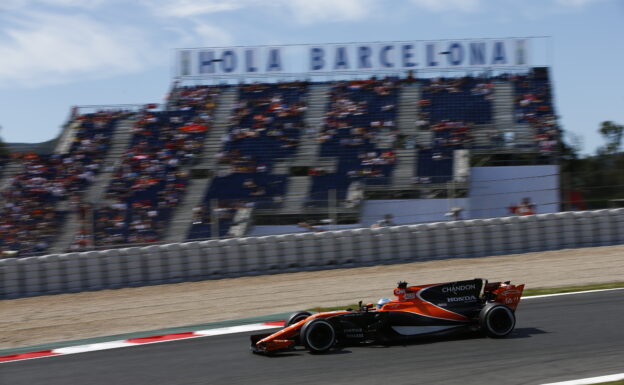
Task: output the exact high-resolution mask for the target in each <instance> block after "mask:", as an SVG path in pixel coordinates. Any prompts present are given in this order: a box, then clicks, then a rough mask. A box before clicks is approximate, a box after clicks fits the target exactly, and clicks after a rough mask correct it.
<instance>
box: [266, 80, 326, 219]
mask: <svg viewBox="0 0 624 385" xmlns="http://www.w3.org/2000/svg"><path fill="white" fill-rule="evenodd" d="M329 87H330V86H329V84H325V83H322V84H313V85H311V86H310V87H309V91H308V97H307V107H308V109H307V110H306V116H305V118H304V121H305V124H306V129H305V130H304V131H303V132H302V135H301V140H300V141H299V146H298V147H297V153H296V154H295V156H294V157H293V158H291V159H285V160H283V161H281V162H278V163H276V164H275V167H274V169H273V173H274V174H289V173H290V168H291V167H321V168H324V169H325V170H326V171H327V172H328V173H333V172H335V171H336V167H337V164H338V161H337V160H336V158H334V157H322V158H321V157H319V150H320V143H319V142H318V140H317V138H318V128H319V127H321V126H322V125H323V117H324V115H325V111H326V110H327V103H328V96H329ZM311 185H312V178H311V177H309V176H294V177H290V178H289V179H288V190H287V191H288V192H287V194H286V196H285V197H284V204H283V206H282V208H281V210H280V213H292V212H300V211H301V210H303V203H304V200H305V197H307V196H308V193H309V191H310V187H311Z"/></svg>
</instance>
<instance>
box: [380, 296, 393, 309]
mask: <svg viewBox="0 0 624 385" xmlns="http://www.w3.org/2000/svg"><path fill="white" fill-rule="evenodd" d="M390 301H391V300H390V299H389V298H382V299H380V300H379V301H377V309H381V307H382V306H383V305H385V304H387V303H388V302H390Z"/></svg>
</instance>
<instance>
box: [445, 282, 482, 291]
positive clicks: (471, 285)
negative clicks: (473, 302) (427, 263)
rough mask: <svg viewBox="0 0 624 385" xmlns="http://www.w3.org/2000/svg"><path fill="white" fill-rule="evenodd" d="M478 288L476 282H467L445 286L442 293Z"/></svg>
mask: <svg viewBox="0 0 624 385" xmlns="http://www.w3.org/2000/svg"><path fill="white" fill-rule="evenodd" d="M476 288H477V285H476V284H474V283H472V284H467V285H457V286H450V287H443V288H442V293H457V292H458V291H464V290H474V289H476Z"/></svg>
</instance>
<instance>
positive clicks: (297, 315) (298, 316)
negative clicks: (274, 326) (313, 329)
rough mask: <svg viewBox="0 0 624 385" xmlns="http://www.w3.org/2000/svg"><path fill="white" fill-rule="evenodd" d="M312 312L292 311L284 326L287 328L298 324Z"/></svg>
mask: <svg viewBox="0 0 624 385" xmlns="http://www.w3.org/2000/svg"><path fill="white" fill-rule="evenodd" d="M311 315H312V313H310V312H307V311H296V312H294V313H292V314H291V315H290V317H288V319H287V320H286V323H285V324H284V327H285V328H287V327H289V326H291V325H294V324H296V323H297V322H299V321H301V320H304V319H306V318H308V317H309V316H311Z"/></svg>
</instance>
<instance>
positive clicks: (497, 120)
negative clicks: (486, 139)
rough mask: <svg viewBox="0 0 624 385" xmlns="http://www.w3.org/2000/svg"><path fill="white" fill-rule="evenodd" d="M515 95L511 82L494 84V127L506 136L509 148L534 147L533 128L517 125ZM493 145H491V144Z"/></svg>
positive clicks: (523, 124) (524, 124) (521, 124)
mask: <svg viewBox="0 0 624 385" xmlns="http://www.w3.org/2000/svg"><path fill="white" fill-rule="evenodd" d="M514 106H515V95H514V87H513V84H512V83H511V82H509V81H495V82H494V100H493V110H494V116H493V120H494V125H495V127H496V129H497V130H499V131H502V132H503V133H504V135H505V137H506V138H507V139H506V144H507V146H509V147H516V146H520V147H526V146H534V144H535V141H534V140H533V133H532V129H531V127H530V126H529V125H528V124H526V123H516V114H515V107H514ZM490 144H491V143H490Z"/></svg>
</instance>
